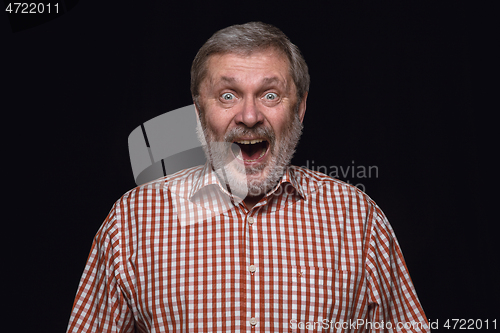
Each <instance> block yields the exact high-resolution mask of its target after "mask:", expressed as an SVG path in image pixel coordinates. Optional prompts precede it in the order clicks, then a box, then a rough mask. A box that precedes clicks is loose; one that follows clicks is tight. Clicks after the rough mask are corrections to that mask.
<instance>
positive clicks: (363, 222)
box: [68, 165, 428, 332]
mask: <svg viewBox="0 0 500 333" xmlns="http://www.w3.org/2000/svg"><path fill="white" fill-rule="evenodd" d="M240 201H241V200H240ZM233 202H234V204H233ZM233 202H232V201H231V197H230V196H228V193H227V192H226V191H225V190H224V189H223V188H222V187H221V186H220V184H219V183H218V181H217V178H216V176H215V175H214V173H213V172H212V171H211V169H210V168H209V167H207V166H206V165H205V166H199V167H195V168H191V169H187V170H183V171H181V172H178V173H176V174H175V175H172V176H167V177H164V178H161V179H159V180H156V181H154V182H151V183H148V184H145V185H142V186H139V187H137V188H135V189H133V190H131V191H129V192H127V193H126V194H125V195H124V196H123V197H122V198H121V199H120V200H118V201H117V202H116V203H115V205H114V206H113V208H112V210H111V212H110V213H109V215H108V217H107V218H106V220H105V221H104V224H103V225H102V227H101V228H100V230H99V231H98V233H97V235H96V237H95V239H94V243H93V245H92V249H91V253H90V256H89V258H88V262H87V266H86V268H85V271H84V273H83V276H82V279H81V282H80V286H79V289H78V293H77V296H76V299H75V303H74V305H73V312H72V315H71V319H70V323H69V327H68V332H134V331H135V332H296V331H303V330H301V329H300V327H301V326H300V325H299V326H298V328H295V326H296V325H295V326H294V325H291V322H292V323H301V322H302V323H306V322H310V323H313V322H328V323H341V322H349V321H351V322H356V320H358V319H363V320H365V321H370V322H372V323H376V322H378V323H381V322H382V321H384V322H385V323H387V322H391V323H393V324H394V327H396V325H397V323H409V322H412V321H415V322H420V323H422V324H424V325H426V324H427V319H426V318H425V315H424V312H423V310H422V308H421V306H420V303H419V301H418V298H417V295H416V293H415V290H414V288H413V285H412V282H411V279H410V276H409V274H408V271H407V268H406V265H405V263H404V259H403V255H402V253H401V250H400V248H399V245H398V242H397V240H396V238H395V235H394V232H393V230H392V228H391V226H390V225H389V223H388V221H387V219H386V217H385V216H384V214H383V213H382V211H381V210H380V209H379V207H378V206H377V205H376V204H375V203H374V202H373V201H372V200H371V199H370V198H369V197H368V196H367V195H366V194H364V193H363V192H361V191H359V190H358V189H357V188H355V187H353V186H350V185H348V184H345V183H343V182H341V181H339V180H336V179H332V178H330V177H328V176H326V175H324V174H321V173H318V172H313V171H311V170H307V169H303V168H299V167H294V166H292V167H289V168H288V170H287V172H286V173H285V175H284V176H283V178H282V180H281V182H280V184H279V186H277V188H276V189H275V191H273V192H271V193H269V194H268V195H267V196H266V197H264V198H263V199H262V200H261V202H259V203H258V204H257V205H256V206H255V207H254V208H253V209H252V210H250V211H249V210H248V209H247V208H246V206H245V205H244V204H243V203H242V202H239V203H238V201H233ZM330 325H331V326H333V324H330ZM292 327H293V329H292ZM317 327H320V326H316V328H317ZM323 327H325V326H323ZM339 327H340V326H337V328H339ZM344 328H345V326H344ZM304 330H305V329H304ZM357 330H359V331H364V329H362V327H357V329H354V328H353V327H352V326H351V327H350V328H347V329H345V330H342V329H340V330H339V331H357ZM330 331H331V332H334V331H335V332H336V331H337V329H333V328H332V329H331V330H330ZM414 331H419V330H414ZM423 331H428V328H426V327H425V328H424V330H423Z"/></svg>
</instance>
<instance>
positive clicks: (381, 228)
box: [366, 206, 430, 332]
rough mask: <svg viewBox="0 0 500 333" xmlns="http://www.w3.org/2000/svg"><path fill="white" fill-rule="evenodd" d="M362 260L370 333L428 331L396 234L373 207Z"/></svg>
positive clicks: (377, 209)
mask: <svg viewBox="0 0 500 333" xmlns="http://www.w3.org/2000/svg"><path fill="white" fill-rule="evenodd" d="M370 228H371V232H370V242H369V248H368V253H367V257H366V269H367V278H368V289H369V293H370V297H369V299H370V309H369V313H368V320H367V328H368V331H370V332H386V331H387V332H430V330H429V325H428V321H427V318H426V317H425V314H424V311H423V309H422V306H421V305H420V302H419V300H418V297H417V294H416V292H415V288H414V287H413V283H412V281H411V278H410V275H409V273H408V268H407V267H406V263H405V261H404V258H403V253H402V252H401V248H400V247H399V244H398V241H397V239H396V235H395V234H394V231H393V229H392V227H391V226H390V224H389V222H388V221H387V218H386V217H385V215H384V214H383V213H382V212H381V211H380V209H379V208H378V207H377V206H376V207H375V212H374V217H373V223H372V225H371V226H370Z"/></svg>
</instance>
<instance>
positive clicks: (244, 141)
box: [236, 140, 264, 145]
mask: <svg viewBox="0 0 500 333" xmlns="http://www.w3.org/2000/svg"><path fill="white" fill-rule="evenodd" d="M262 141H264V140H241V141H236V143H240V144H243V145H253V144H256V143H259V142H262Z"/></svg>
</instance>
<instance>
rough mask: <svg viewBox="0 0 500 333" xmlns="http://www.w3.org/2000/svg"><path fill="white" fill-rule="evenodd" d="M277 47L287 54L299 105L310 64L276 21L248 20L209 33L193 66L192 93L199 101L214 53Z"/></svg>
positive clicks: (306, 82)
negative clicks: (272, 22) (202, 85)
mask: <svg viewBox="0 0 500 333" xmlns="http://www.w3.org/2000/svg"><path fill="white" fill-rule="evenodd" d="M267 48H275V49H277V50H278V51H280V52H282V53H283V54H284V55H286V56H287V58H288V61H289V63H290V74H291V76H292V79H293V82H294V83H295V87H296V88H297V101H298V103H297V106H298V104H300V102H301V101H302V98H303V97H304V94H305V93H306V92H308V91H309V82H310V78H309V71H308V68H307V64H306V62H305V60H304V58H303V57H302V54H301V53H300V50H299V48H298V47H297V46H295V45H294V44H293V43H292V42H290V40H289V39H288V37H287V36H286V35H285V34H284V33H283V32H282V31H281V30H280V29H278V28H276V27H275V26H273V25H270V24H266V23H262V22H249V23H246V24H241V25H232V26H230V27H227V28H224V29H221V30H219V31H217V32H216V33H215V34H213V35H212V37H210V38H209V39H208V40H207V41H206V42H205V44H203V46H202V47H201V48H200V50H199V51H198V53H197V54H196V57H195V58H194V60H193V64H192V66H191V94H192V96H193V98H194V102H195V103H196V104H197V105H198V97H199V95H200V92H199V88H200V84H201V82H202V81H203V79H205V77H206V75H207V61H208V59H209V57H210V56H211V55H214V54H225V53H237V54H245V55H247V54H251V53H252V52H254V51H259V50H264V49H267Z"/></svg>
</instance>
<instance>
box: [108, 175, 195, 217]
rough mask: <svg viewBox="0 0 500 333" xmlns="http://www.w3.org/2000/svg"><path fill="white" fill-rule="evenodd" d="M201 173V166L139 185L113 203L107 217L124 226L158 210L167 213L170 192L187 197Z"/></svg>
mask: <svg viewBox="0 0 500 333" xmlns="http://www.w3.org/2000/svg"><path fill="white" fill-rule="evenodd" d="M202 172H203V165H200V166H196V167H192V168H188V169H184V170H181V171H179V172H176V173H175V174H172V175H167V176H165V177H161V178H158V179H156V180H153V181H151V182H148V183H145V184H142V185H139V186H137V187H135V188H133V189H131V190H129V191H127V192H126V193H125V194H123V195H122V196H121V197H120V198H119V199H118V200H117V201H116V202H115V204H114V205H113V207H112V209H111V212H110V214H109V216H108V217H111V216H112V217H113V220H115V222H116V223H120V224H124V223H130V222H133V221H136V220H137V219H141V220H142V219H143V218H145V217H147V216H148V215H149V214H150V213H151V212H154V211H157V210H158V209H161V210H162V211H163V212H165V211H168V210H169V209H171V206H172V192H174V193H175V194H180V195H183V194H186V195H187V193H188V192H189V190H190V189H191V188H192V186H193V183H194V182H195V181H196V180H197V179H199V176H200V174H201V173H202ZM108 220H109V218H108Z"/></svg>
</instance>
